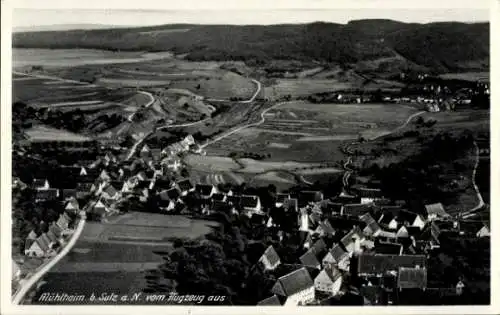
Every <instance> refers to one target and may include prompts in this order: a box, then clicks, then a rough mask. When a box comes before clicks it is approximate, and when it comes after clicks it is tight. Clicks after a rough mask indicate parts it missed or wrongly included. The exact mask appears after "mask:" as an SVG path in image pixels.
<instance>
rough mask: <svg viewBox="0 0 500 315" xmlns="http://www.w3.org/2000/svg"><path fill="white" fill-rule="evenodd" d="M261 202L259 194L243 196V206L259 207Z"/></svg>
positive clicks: (241, 201)
mask: <svg viewBox="0 0 500 315" xmlns="http://www.w3.org/2000/svg"><path fill="white" fill-rule="evenodd" d="M258 202H259V197H258V196H250V195H244V196H241V200H240V203H241V206H242V207H244V208H255V207H257V205H258Z"/></svg>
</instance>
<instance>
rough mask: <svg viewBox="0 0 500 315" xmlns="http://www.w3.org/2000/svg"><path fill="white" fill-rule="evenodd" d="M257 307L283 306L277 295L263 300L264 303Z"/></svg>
mask: <svg viewBox="0 0 500 315" xmlns="http://www.w3.org/2000/svg"><path fill="white" fill-rule="evenodd" d="M257 305H260V306H272V305H280V306H281V301H280V299H279V298H278V296H277V295H276V294H274V295H272V296H270V297H268V298H265V299H263V300H262V301H260V302H259V303H257Z"/></svg>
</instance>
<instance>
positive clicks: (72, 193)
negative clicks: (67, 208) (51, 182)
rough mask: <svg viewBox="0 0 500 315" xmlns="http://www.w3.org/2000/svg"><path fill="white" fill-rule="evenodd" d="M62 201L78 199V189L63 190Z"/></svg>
mask: <svg viewBox="0 0 500 315" xmlns="http://www.w3.org/2000/svg"><path fill="white" fill-rule="evenodd" d="M60 193H61V200H63V201H69V200H71V199H76V198H77V190H76V189H61V190H60Z"/></svg>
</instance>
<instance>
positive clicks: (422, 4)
mask: <svg viewBox="0 0 500 315" xmlns="http://www.w3.org/2000/svg"><path fill="white" fill-rule="evenodd" d="M13 3H15V6H16V7H24V8H38V9H42V8H51V9H55V8H86V9H103V8H116V9H118V8H121V9H127V8H129V9H130V8H134V7H137V6H140V7H141V9H154V8H163V7H165V8H168V9H194V8H196V9H217V8H224V9H242V10H244V9H269V8H274V9H280V8H281V9H286V8H296V9H298V8H303V9H306V8H307V9H321V8H324V9H326V8H328V9H335V8H338V9H345V8H384V9H387V8H407V9H423V8H435V9H439V8H471V9H488V8H490V10H491V11H490V12H491V19H490V22H491V29H492V30H491V40H490V43H491V57H490V63H491V91H492V93H491V104H492V106H491V108H492V110H491V119H492V121H491V141H492V143H491V146H492V148H491V174H492V176H491V191H492V192H495V191H497V192H500V187H499V183H498V179H499V178H500V169H499V167H498V163H497V162H496V161H498V158H499V152H498V150H497V149H498V147H497V144H498V139H499V138H498V136H500V133H499V132H500V128H499V127H498V126H497V125H496V124H494V123H493V122H495V121H499V122H500V109H499V108H497V106H496V105H499V104H500V92H498V93H497V89H498V88H500V76H499V75H500V71H499V68H500V62H499V61H498V60H497V59H495V58H494V56H500V41H498V38H499V36H498V33H499V29H500V25H499V15H500V1H499V0H491V1H489V2H488V1H479V0H475V1H472V0H440V1H435V0H420V1H414V0H409V1H408V0H349V1H347V0H337V1H328V0H309V1H306V0H301V1H299V0H273V1H269V0H240V1H236V0H232V1H229V0H226V1H222V0H221V1H219V0H211V1H207V0H205V1H203V0H182V1H170V0H169V1H160V0H158V1H156V0H141V1H140V2H139V3H138V2H135V1H134V2H133V1H123V0H86V1H81V0H65V1H61V0H60V1H57V0H43V1H40V0H2V8H1V14H2V15H1V17H2V18H1V23H2V28H1V31H2V36H1V38H2V54H1V56H2V58H1V69H2V72H1V83H2V86H1V88H2V90H1V107H0V110H1V116H0V117H1V124H0V128H1V153H2V155H1V168H0V171H1V173H0V175H1V185H0V188H1V198H0V201H1V211H0V215H1V227H2V228H1V231H3V233H1V234H0V238H1V245H2V246H1V256H0V257H1V260H0V267H1V271H2V277H1V279H2V281H1V283H0V285H1V286H0V294H1V295H0V301H1V304H0V305H1V309H0V311H1V313H2V314H51V315H52V314H54V313H57V314H92V313H97V314H101V313H106V314H109V315H112V314H124V313H126V314H128V313H130V314H135V313H137V312H138V311H140V312H142V311H143V310H144V311H146V310H147V312H148V313H150V314H164V313H165V312H168V314H174V313H175V314H204V315H208V314H234V313H238V314H241V315H243V314H253V313H256V312H258V313H263V314H281V313H286V314H305V313H308V312H311V311H312V310H314V311H316V312H320V313H324V314H328V313H332V314H358V313H361V314H384V313H388V312H393V313H401V314H498V313H500V307H499V306H500V304H499V299H498V297H500V291H499V280H500V261H499V259H498V258H499V255H500V252H499V248H498V247H496V246H491V253H492V261H491V281H492V286H491V297H492V298H491V302H492V305H490V306H472V307H463V306H443V307H438V306H429V307H428V306H423V307H402V306H391V307H312V309H311V308H310V307H301V308H291V309H289V308H282V307H256V306H254V307H238V306H232V307H189V306H178V307H177V306H167V307H165V306H140V307H139V306H120V307H115V306H16V305H11V302H10V301H11V294H10V293H11V292H10V291H11V290H10V277H11V270H10V269H11V249H10V244H11V235H10V234H11V233H10V231H11V215H10V208H11V195H10V184H11V140H10V139H11V128H10V125H11V110H10V108H11V106H10V105H11V104H12V100H11V40H10V38H11V36H10V35H11V29H10V28H11V19H12V15H11V9H12V6H13ZM494 34H496V35H497V36H494ZM491 199H492V200H491V209H494V208H496V205H497V203H498V195H496V194H494V193H492V194H491ZM499 219H500V214H499V213H497V212H496V211H494V210H492V211H491V222H492V223H491V224H492V228H491V239H492V245H494V243H495V242H494V241H493V240H498V239H499V238H500V233H498V223H499V222H500V221H499ZM7 280H9V281H7ZM495 296H496V297H497V298H496V299H495V298H494V297H495Z"/></svg>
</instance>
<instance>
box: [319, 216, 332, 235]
mask: <svg viewBox="0 0 500 315" xmlns="http://www.w3.org/2000/svg"><path fill="white" fill-rule="evenodd" d="M318 229H321V230H322V231H323V232H324V233H327V234H334V233H335V230H334V229H333V227H332V225H331V224H330V221H328V220H326V219H325V220H323V221H321V222H320V223H319V225H318Z"/></svg>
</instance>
